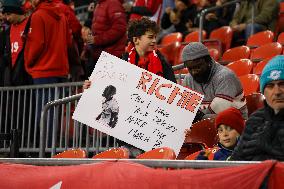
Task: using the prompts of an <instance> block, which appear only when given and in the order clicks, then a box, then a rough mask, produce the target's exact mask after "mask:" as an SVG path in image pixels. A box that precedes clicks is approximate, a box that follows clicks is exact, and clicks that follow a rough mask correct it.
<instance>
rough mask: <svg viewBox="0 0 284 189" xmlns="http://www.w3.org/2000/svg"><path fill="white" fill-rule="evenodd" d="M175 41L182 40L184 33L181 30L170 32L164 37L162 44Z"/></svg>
mask: <svg viewBox="0 0 284 189" xmlns="http://www.w3.org/2000/svg"><path fill="white" fill-rule="evenodd" d="M175 42H182V34H181V33H180V32H175V33H170V34H168V35H166V36H165V37H163V39H162V41H161V45H162V46H165V45H169V44H171V43H175Z"/></svg>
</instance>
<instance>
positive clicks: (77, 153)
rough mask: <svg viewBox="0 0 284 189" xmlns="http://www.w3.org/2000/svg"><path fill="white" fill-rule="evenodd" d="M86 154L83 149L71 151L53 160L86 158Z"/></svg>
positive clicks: (58, 155)
mask: <svg viewBox="0 0 284 189" xmlns="http://www.w3.org/2000/svg"><path fill="white" fill-rule="evenodd" d="M86 157H87V155H86V152H85V150H82V149H70V150H66V151H64V152H61V153H59V154H56V155H54V156H52V158H86Z"/></svg>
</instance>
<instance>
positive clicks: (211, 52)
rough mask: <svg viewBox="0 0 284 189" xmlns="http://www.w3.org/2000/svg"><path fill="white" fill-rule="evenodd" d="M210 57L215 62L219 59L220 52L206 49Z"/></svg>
mask: <svg viewBox="0 0 284 189" xmlns="http://www.w3.org/2000/svg"><path fill="white" fill-rule="evenodd" d="M208 51H209V54H210V56H211V57H212V58H213V59H214V60H215V61H218V60H219V59H220V52H219V51H218V50H217V49H214V48H212V49H208Z"/></svg>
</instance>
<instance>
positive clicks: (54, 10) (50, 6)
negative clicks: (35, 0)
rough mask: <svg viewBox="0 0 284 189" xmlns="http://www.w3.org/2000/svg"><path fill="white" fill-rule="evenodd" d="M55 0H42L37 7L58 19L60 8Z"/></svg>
mask: <svg viewBox="0 0 284 189" xmlns="http://www.w3.org/2000/svg"><path fill="white" fill-rule="evenodd" d="M55 1H56V0H53V1H52V2H50V1H49V2H47V1H45V0H44V1H42V2H41V3H40V4H39V5H38V6H37V7H36V10H37V9H41V10H45V11H46V12H47V13H48V14H49V15H50V16H51V17H53V18H54V19H56V20H60V14H61V11H60V8H59V6H58V4H57V3H56V2H55Z"/></svg>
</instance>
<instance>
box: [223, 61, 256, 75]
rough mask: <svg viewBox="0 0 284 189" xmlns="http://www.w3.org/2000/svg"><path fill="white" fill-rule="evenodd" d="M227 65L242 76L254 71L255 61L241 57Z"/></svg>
mask: <svg viewBox="0 0 284 189" xmlns="http://www.w3.org/2000/svg"><path fill="white" fill-rule="evenodd" d="M226 66H227V67H228V68H230V69H231V70H232V71H233V72H235V74H236V75H237V76H241V75H246V74H250V73H252V68H253V63H252V61H251V60H250V59H240V60H237V61H234V62H232V63H230V64H228V65H226Z"/></svg>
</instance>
